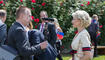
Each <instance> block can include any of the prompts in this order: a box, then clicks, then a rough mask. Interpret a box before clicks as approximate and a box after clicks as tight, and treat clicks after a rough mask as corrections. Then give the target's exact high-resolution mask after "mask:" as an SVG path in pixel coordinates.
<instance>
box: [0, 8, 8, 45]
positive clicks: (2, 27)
mask: <svg viewBox="0 0 105 60" xmlns="http://www.w3.org/2000/svg"><path fill="white" fill-rule="evenodd" d="M6 15H7V14H6V11H5V10H0V45H3V44H4V42H5V40H6V37H7V26H6V24H5V23H4V22H5V20H6Z"/></svg>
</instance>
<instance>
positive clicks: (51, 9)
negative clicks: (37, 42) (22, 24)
mask: <svg viewBox="0 0 105 60" xmlns="http://www.w3.org/2000/svg"><path fill="white" fill-rule="evenodd" d="M21 1H22V2H21ZM4 4H5V6H4V5H3V4H0V6H1V7H0V8H4V9H6V10H7V21H6V24H7V25H8V28H9V27H10V26H11V24H12V23H13V22H14V21H15V20H16V18H15V13H16V8H18V7H19V6H21V5H24V6H27V7H29V8H30V9H31V11H32V15H33V16H34V18H35V19H36V18H38V19H40V16H39V14H40V11H42V10H45V11H47V12H48V16H49V17H52V18H57V19H58V21H59V24H60V26H61V28H62V29H63V32H64V34H65V36H64V39H63V40H62V41H63V44H64V45H65V46H66V47H69V46H70V42H71V41H72V39H73V37H74V35H75V33H74V31H75V30H76V29H74V28H73V27H72V24H71V20H72V16H71V14H72V13H73V12H74V11H76V10H85V11H87V12H88V13H89V14H90V16H92V15H93V14H97V15H98V16H99V22H100V25H102V26H103V27H102V28H101V29H100V31H101V37H100V39H99V45H105V37H104V36H105V33H104V32H105V24H104V23H105V11H104V10H105V1H104V2H103V1H102V2H101V1H98V0H92V1H91V2H89V3H88V2H86V1H83V2H79V1H76V0H35V1H34V3H33V2H32V0H4ZM40 22H41V21H40ZM33 25H34V28H35V26H36V25H38V23H36V22H34V20H33Z"/></svg>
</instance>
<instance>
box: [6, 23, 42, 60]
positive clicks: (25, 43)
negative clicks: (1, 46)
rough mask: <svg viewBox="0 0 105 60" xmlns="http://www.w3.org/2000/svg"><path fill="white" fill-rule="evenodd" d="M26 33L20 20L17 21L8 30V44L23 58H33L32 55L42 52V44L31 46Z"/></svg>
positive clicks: (22, 59) (29, 59) (25, 59)
mask: <svg viewBox="0 0 105 60" xmlns="http://www.w3.org/2000/svg"><path fill="white" fill-rule="evenodd" d="M26 33H27V31H26V30H25V29H24V27H23V26H22V25H21V24H20V23H18V22H15V23H14V24H13V25H12V26H11V27H10V29H9V32H8V40H7V45H9V46H11V47H13V48H15V49H16V50H17V51H18V53H19V56H20V58H21V60H31V59H32V58H31V55H34V54H38V53H39V52H41V47H40V44H38V45H35V46H30V43H29V39H28V37H27V35H26Z"/></svg>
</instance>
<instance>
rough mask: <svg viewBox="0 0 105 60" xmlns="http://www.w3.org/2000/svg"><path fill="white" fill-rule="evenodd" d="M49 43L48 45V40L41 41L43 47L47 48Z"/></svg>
mask: <svg viewBox="0 0 105 60" xmlns="http://www.w3.org/2000/svg"><path fill="white" fill-rule="evenodd" d="M47 45H48V42H47V41H44V42H42V43H40V47H41V49H45V48H47Z"/></svg>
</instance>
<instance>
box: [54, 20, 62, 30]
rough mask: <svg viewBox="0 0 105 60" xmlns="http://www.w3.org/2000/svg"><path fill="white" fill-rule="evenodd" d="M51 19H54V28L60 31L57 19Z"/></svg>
mask: <svg viewBox="0 0 105 60" xmlns="http://www.w3.org/2000/svg"><path fill="white" fill-rule="evenodd" d="M53 19H54V24H55V27H56V29H60V31H61V32H62V29H61V27H60V25H59V22H58V20H57V19H56V18H53Z"/></svg>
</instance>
